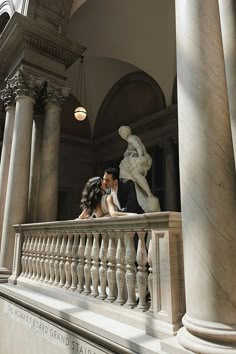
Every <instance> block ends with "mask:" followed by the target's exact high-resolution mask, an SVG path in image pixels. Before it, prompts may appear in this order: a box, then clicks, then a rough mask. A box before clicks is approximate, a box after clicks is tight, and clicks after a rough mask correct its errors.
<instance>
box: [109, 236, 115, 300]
mask: <svg viewBox="0 0 236 354" xmlns="http://www.w3.org/2000/svg"><path fill="white" fill-rule="evenodd" d="M108 237H109V241H108V251H107V260H108V270H107V282H108V297H107V301H109V302H113V301H115V300H116V292H117V289H116V238H115V237H116V234H115V232H113V231H110V232H109V233H108Z"/></svg>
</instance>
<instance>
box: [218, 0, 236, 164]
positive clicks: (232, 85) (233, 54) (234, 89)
mask: <svg viewBox="0 0 236 354" xmlns="http://www.w3.org/2000/svg"><path fill="white" fill-rule="evenodd" d="M219 9H220V21H221V32H222V39H223V49H224V59H225V69H226V81H227V89H228V97H229V110H230V120H231V129H232V137H233V147H234V160H235V165H236V80H235V77H236V2H235V1H234V0H219Z"/></svg>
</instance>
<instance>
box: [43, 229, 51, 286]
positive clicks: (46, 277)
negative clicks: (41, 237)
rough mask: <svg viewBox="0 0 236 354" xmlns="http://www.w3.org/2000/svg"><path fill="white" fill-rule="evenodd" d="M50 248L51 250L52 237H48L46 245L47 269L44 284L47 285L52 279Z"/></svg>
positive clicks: (45, 264) (45, 265) (45, 263)
mask: <svg viewBox="0 0 236 354" xmlns="http://www.w3.org/2000/svg"><path fill="white" fill-rule="evenodd" d="M50 248H51V237H50V235H48V237H47V243H46V247H45V262H44V267H45V278H44V282H45V283H48V282H49V279H50V270H49V260H50Z"/></svg>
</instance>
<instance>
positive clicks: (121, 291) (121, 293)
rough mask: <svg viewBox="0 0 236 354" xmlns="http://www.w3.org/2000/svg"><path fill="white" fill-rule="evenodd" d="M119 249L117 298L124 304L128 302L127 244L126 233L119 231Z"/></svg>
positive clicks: (117, 256) (117, 254)
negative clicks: (126, 279)
mask: <svg viewBox="0 0 236 354" xmlns="http://www.w3.org/2000/svg"><path fill="white" fill-rule="evenodd" d="M117 238H118V243H117V249H116V267H117V268H116V283H117V299H116V302H117V303H118V304H120V305H123V304H124V303H125V302H126V300H127V299H126V295H127V291H126V283H125V245H124V233H123V232H121V231H118V232H117Z"/></svg>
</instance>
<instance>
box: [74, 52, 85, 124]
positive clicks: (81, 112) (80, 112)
mask: <svg viewBox="0 0 236 354" xmlns="http://www.w3.org/2000/svg"><path fill="white" fill-rule="evenodd" d="M77 94H78V99H79V102H80V103H82V104H83V103H84V105H85V106H86V90H85V71H84V57H83V56H81V58H80V65H79V77H78V86H77ZM74 116H75V119H77V120H79V121H83V120H84V119H85V118H86V117H87V111H86V109H85V108H84V107H83V106H80V107H77V108H76V109H75V112H74Z"/></svg>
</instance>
